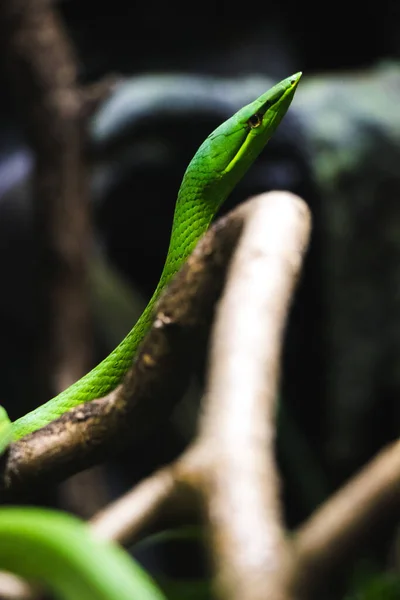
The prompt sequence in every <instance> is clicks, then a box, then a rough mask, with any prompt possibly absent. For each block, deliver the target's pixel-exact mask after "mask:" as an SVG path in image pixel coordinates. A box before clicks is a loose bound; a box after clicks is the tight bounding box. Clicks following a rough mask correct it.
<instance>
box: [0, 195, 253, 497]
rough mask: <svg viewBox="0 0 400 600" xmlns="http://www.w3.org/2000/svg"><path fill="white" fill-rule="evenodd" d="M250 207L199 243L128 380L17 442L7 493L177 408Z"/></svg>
mask: <svg viewBox="0 0 400 600" xmlns="http://www.w3.org/2000/svg"><path fill="white" fill-rule="evenodd" d="M249 210H250V205H242V206H241V207H240V208H239V209H237V210H236V211H234V212H232V213H231V214H230V215H229V216H228V217H225V218H223V219H220V220H219V221H218V222H217V223H216V224H215V225H213V226H212V228H211V229H210V231H209V232H208V233H207V234H206V236H205V237H204V238H203V240H202V241H201V242H200V243H199V244H198V246H197V248H196V249H195V251H194V252H193V254H192V256H191V257H190V258H189V259H188V261H187V263H186V264H185V266H184V267H183V268H182V269H181V271H180V272H179V273H178V274H177V276H176V277H175V278H174V280H173V282H172V283H171V285H170V286H169V287H168V290H167V291H166V293H165V295H164V296H163V298H162V299H161V301H160V303H159V306H158V309H157V314H156V318H155V322H154V324H153V327H152V329H151V331H150V332H149V334H148V336H147V337H146V339H145V341H144V343H143V345H142V347H141V350H140V351H139V354H138V356H137V358H136V360H135V362H134V364H133V366H132V368H131V370H130V371H129V372H128V374H127V376H126V378H125V380H124V383H123V384H122V385H120V386H119V387H118V388H117V389H116V390H114V391H113V392H112V393H111V394H109V395H108V396H107V397H105V398H102V399H99V400H94V401H92V402H89V403H87V404H84V405H81V406H79V407H76V408H75V409H73V410H71V411H69V412H68V413H65V414H64V415H63V416H62V417H61V418H60V419H58V420H56V421H53V422H52V423H51V424H50V425H48V426H47V427H45V428H43V429H41V430H40V431H38V432H35V433H33V434H31V435H29V436H26V437H25V438H23V439H22V440H21V441H19V442H17V443H14V444H12V445H11V446H10V449H9V452H8V453H7V454H6V455H5V457H4V458H3V460H2V462H1V467H0V490H1V493H0V498H1V499H5V498H7V497H9V496H10V494H9V493H15V492H16V491H17V490H18V489H26V488H29V487H33V488H34V487H36V486H37V485H38V484H39V483H40V482H42V483H44V482H46V483H48V482H49V481H50V480H53V481H55V480H61V479H64V478H65V477H66V476H67V475H69V474H72V473H74V472H77V471H79V470H81V469H83V468H85V467H87V466H90V465H92V464H95V463H98V462H100V461H101V460H102V459H103V458H105V457H106V456H110V455H111V454H112V453H115V451H116V450H118V449H120V448H121V447H122V446H123V444H124V443H131V442H132V441H133V440H136V439H138V440H139V439H142V438H143V436H145V435H146V434H147V433H148V432H149V431H151V430H152V429H154V428H155V427H156V426H157V425H158V424H160V423H161V422H163V420H164V419H165V418H166V417H167V416H168V415H169V414H170V412H171V410H172V408H173V406H174V405H175V403H176V402H177V400H178V399H179V397H180V396H181V394H182V392H183V391H184V389H185V387H186V385H187V382H188V378H189V376H190V373H191V371H192V368H191V367H192V364H193V361H194V360H195V358H196V351H198V350H199V346H200V345H201V340H202V339H203V337H204V332H205V330H206V329H207V326H209V324H210V322H211V320H212V314H213V309H214V304H215V301H216V299H217V298H218V296H219V294H220V292H221V288H222V286H223V281H224V272H225V269H226V266H227V263H228V262H229V259H230V256H231V252H232V249H233V248H234V246H235V244H236V241H237V239H238V236H239V233H240V230H241V227H242V224H243V220H244V218H245V216H246V214H247V213H248V212H249Z"/></svg>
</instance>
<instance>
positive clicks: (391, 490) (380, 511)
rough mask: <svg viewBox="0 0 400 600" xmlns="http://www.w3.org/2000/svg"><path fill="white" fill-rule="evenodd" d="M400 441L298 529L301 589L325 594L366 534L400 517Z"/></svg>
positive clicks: (297, 582)
mask: <svg viewBox="0 0 400 600" xmlns="http://www.w3.org/2000/svg"><path fill="white" fill-rule="evenodd" d="M399 507H400V442H394V443H393V444H391V445H390V446H388V447H387V448H385V449H384V450H382V451H381V452H380V453H379V454H378V455H377V456H376V457H375V458H374V459H373V460H372V461H371V462H370V463H368V464H367V465H366V466H365V467H364V468H363V469H362V470H361V471H360V472H359V473H358V474H357V475H355V476H354V477H353V478H352V479H351V480H350V481H349V482H348V483H347V484H346V485H345V486H344V487H343V488H341V489H340V490H339V491H338V492H336V494H334V495H333V496H331V498H330V499H329V500H327V502H325V503H324V504H323V505H322V506H321V508H319V509H318V510H317V511H316V512H315V513H314V514H313V515H312V516H311V517H310V518H309V519H308V521H307V522H306V523H304V524H303V525H302V526H301V527H300V528H299V529H298V530H297V532H296V535H295V537H294V551H295V554H296V575H295V578H294V581H295V585H296V589H297V591H298V593H301V594H302V595H306V597H307V598H308V597H309V596H310V595H311V594H312V597H314V594H315V597H321V596H320V590H321V587H322V588H323V587H324V586H326V585H327V582H329V581H330V578H331V577H332V574H333V573H334V572H335V570H336V569H337V568H338V567H339V566H343V565H344V564H346V561H348V560H349V559H350V558H352V557H353V556H354V554H355V552H356V551H357V550H358V549H359V548H361V547H362V546H363V544H365V542H366V541H367V539H368V538H369V537H370V536H371V535H373V534H374V533H376V532H377V531H379V528H380V527H382V525H383V524H384V523H387V522H388V521H389V520H390V519H392V520H393V522H394V523H395V522H397V520H398V518H399V516H400V508H399Z"/></svg>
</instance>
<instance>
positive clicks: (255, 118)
mask: <svg viewBox="0 0 400 600" xmlns="http://www.w3.org/2000/svg"><path fill="white" fill-rule="evenodd" d="M247 122H248V124H249V125H250V127H251V129H256V127H259V126H260V125H261V123H262V116H261V115H259V114H258V113H255V114H254V115H252V116H251V117H250V119H249V120H248V121H247Z"/></svg>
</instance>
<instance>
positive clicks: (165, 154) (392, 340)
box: [0, 0, 400, 560]
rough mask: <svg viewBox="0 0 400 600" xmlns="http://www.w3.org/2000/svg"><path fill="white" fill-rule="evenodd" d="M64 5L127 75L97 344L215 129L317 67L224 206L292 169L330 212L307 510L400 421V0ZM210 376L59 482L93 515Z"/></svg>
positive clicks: (0, 85)
mask: <svg viewBox="0 0 400 600" xmlns="http://www.w3.org/2000/svg"><path fill="white" fill-rule="evenodd" d="M55 6H56V9H57V10H58V11H59V14H60V16H61V19H62V22H63V23H64V26H65V29H66V32H67V34H68V36H69V37H70V40H71V42H72V44H73V45H74V48H75V52H76V57H77V61H78V70H79V78H80V82H81V83H82V84H90V83H95V82H98V81H101V80H102V79H104V78H105V77H108V76H113V77H115V80H116V82H117V83H116V85H114V86H113V88H112V90H111V92H110V94H109V95H108V97H107V98H106V99H105V100H104V101H103V102H101V103H100V105H99V106H98V107H97V108H96V110H95V111H94V112H93V114H92V115H91V117H90V119H89V120H88V141H87V155H88V157H89V160H90V205H91V210H92V216H93V223H94V241H93V252H92V255H91V258H90V259H89V279H90V314H91V325H92V342H93V343H92V348H93V353H92V358H91V363H92V364H95V363H97V362H98V361H99V360H100V359H101V358H103V357H104V356H105V355H107V354H108V352H109V351H110V350H111V349H112V348H113V347H114V346H115V345H116V344H117V343H118V342H119V341H120V339H121V338H122V337H123V336H124V335H125V333H127V332H128V331H129V329H130V328H131V326H132V324H133V322H134V321H135V318H136V316H137V315H138V314H140V312H141V310H142V308H143V306H144V305H145V302H146V299H147V298H148V297H149V296H150V294H151V292H152V290H153V288H154V286H155V284H156V283H157V281H158V277H159V274H160V271H161V268H162V265H163V262H164V258H165V253H166V249H167V245H168V239H169V233H170V225H171V219H172V214H173V208H174V203H175V198H176V194H177V190H178V188H179V185H180V181H181V178H182V175H183V173H184V170H185V168H186V166H187V164H188V163H189V161H190V159H191V157H192V156H193V154H194V152H195V151H196V149H197V148H198V146H199V145H200V143H201V142H202V141H203V140H204V139H205V137H206V136H207V135H208V134H209V133H210V132H211V131H212V129H213V128H215V127H216V126H217V125H218V124H219V123H220V122H221V121H223V120H225V119H226V118H228V117H229V116H230V115H231V114H232V113H233V112H234V111H235V110H237V109H238V108H240V107H241V106H242V105H244V104H245V103H247V102H249V101H251V100H253V99H254V98H255V97H257V96H258V95H259V94H261V93H262V92H263V91H265V90H266V89H267V88H268V87H270V86H271V85H272V84H273V83H275V82H276V81H278V80H280V79H282V78H284V77H286V76H288V75H290V74H292V73H294V72H297V71H299V70H301V71H303V78H302V80H301V83H300V86H299V89H298V91H297V93H296V97H295V100H294V102H293V105H292V107H291V109H290V111H289V114H288V115H287V116H286V118H285V119H284V121H283V122H282V124H281V126H280V128H279V131H278V132H277V133H276V135H275V136H274V138H273V140H272V141H271V142H270V143H269V145H268V146H267V148H266V149H265V151H264V152H263V154H262V156H261V157H260V158H259V160H258V161H257V163H256V165H255V166H254V167H253V168H252V169H251V170H250V172H249V173H248V174H247V176H246V177H245V178H244V180H243V182H242V183H241V184H240V185H239V186H238V188H237V189H236V190H235V193H234V194H233V195H232V197H231V198H230V199H229V200H228V202H227V203H226V204H225V205H224V207H223V209H222V211H221V212H226V211H228V210H230V209H231V208H232V207H233V206H235V205H236V204H237V203H239V202H241V201H243V200H244V199H246V198H248V197H249V196H251V195H254V194H256V193H259V192H263V191H266V190H270V189H289V190H291V191H294V192H296V193H297V194H299V195H300V196H302V197H303V198H304V199H305V200H306V202H307V203H308V204H309V206H310V208H311V210H312V214H313V218H314V229H313V238H312V243H311V246H310V250H309V253H308V257H307V262H306V266H305V270H304V274H303V278H302V282H301V285H300V288H299V290H298V292H297V294H296V301H295V306H294V307H293V311H292V315H291V320H290V324H289V327H288V332H287V342H286V348H285V356H284V375H283V395H284V398H285V402H286V405H287V407H288V410H285V412H284V414H282V415H281V428H280V435H279V444H278V446H279V448H278V451H279V460H280V461H281V467H282V471H283V474H284V493H285V506H286V511H287V519H288V523H289V524H290V525H291V526H295V525H296V524H298V523H299V522H300V521H301V520H302V519H304V518H305V517H306V516H307V515H308V514H309V513H310V512H311V511H312V509H313V508H315V506H317V505H318V504H319V503H320V502H321V501H322V500H323V499H324V498H325V497H326V496H327V495H329V494H330V493H331V492H332V491H333V490H334V489H336V488H337V487H338V486H339V485H340V484H341V483H343V481H345V480H346V479H347V478H348V477H349V476H350V475H351V474H352V473H354V472H355V471H356V470H357V469H358V468H359V467H360V466H361V465H362V464H364V463H365V462H366V461H367V460H368V458H370V457H371V456H373V455H374V453H375V452H376V451H377V450H378V449H379V448H381V447H382V445H383V444H384V443H385V442H387V441H389V440H392V439H394V438H396V437H397V435H398V428H399V424H400V414H399V408H398V398H399V392H400V209H399V198H400V110H399V97H400V62H399V58H400V41H399V40H400V20H399V17H400V14H399V13H400V4H399V3H398V2H395V0H391V1H388V2H383V3H381V4H380V5H377V4H376V3H372V2H367V3H363V4H362V5H360V4H357V3H355V2H351V1H347V2H344V0H339V1H338V2H336V3H334V4H332V5H326V4H324V5H316V4H314V3H307V2H306V3H296V2H288V3H272V4H271V3H259V2H256V3H246V4H240V3H239V4H232V3H226V2H219V1H217V2H208V1H204V2H202V3H201V4H199V3H197V4H193V3H174V4H171V3H164V2H157V1H155V2H153V3H151V4H149V3H146V2H141V3H140V2H127V1H126V0H125V1H124V0H114V2H113V3H112V5H104V6H101V5H99V3H98V2H96V3H95V2H93V1H92V0H85V1H82V0H80V1H79V2H78V1H77V0H60V1H59V2H56V3H55ZM3 58H6V57H4V56H3ZM5 63H6V61H5V60H2V61H1V62H0V89H1V90H2V93H1V95H0V278H1V279H0V281H1V294H0V332H1V335H0V377H1V381H2V387H1V400H2V402H3V403H4V405H5V406H6V408H7V410H8V411H9V414H10V416H11V417H12V418H15V417H17V416H19V415H21V414H23V413H24V412H26V411H27V410H28V409H29V408H32V407H34V406H35V403H37V401H38V400H37V396H38V394H37V393H35V370H36V367H37V363H36V352H37V348H38V343H39V338H40V335H41V327H40V320H38V315H37V310H36V304H35V298H36V296H35V288H36V286H37V281H36V279H35V269H34V265H33V263H32V261H33V258H32V257H33V256H34V254H33V252H32V248H33V247H34V246H35V243H36V242H35V235H34V227H33V223H32V168H33V161H34V157H33V155H32V152H31V150H30V146H29V143H28V140H27V137H26V135H25V130H24V124H23V119H21V113H20V111H19V110H18V109H17V108H16V107H17V104H18V103H16V98H15V88H13V87H12V86H11V85H10V79H9V73H8V72H7V69H6V68H5ZM3 67H4V68H3ZM201 380H202V373H201V369H200V370H199V372H198V373H197V375H196V376H195V377H194V380H193V385H192V386H191V389H190V391H189V392H188V393H187V395H186V397H185V398H184V399H183V400H182V401H181V402H180V404H179V406H178V407H177V409H176V412H175V413H174V415H172V417H171V420H170V422H169V423H168V425H167V424H165V426H164V427H163V429H162V431H161V432H160V431H158V432H157V434H156V435H155V436H154V439H152V440H150V441H149V440H147V441H146V444H145V446H143V447H141V448H139V449H137V448H136V449H135V452H134V456H135V459H134V460H132V454H131V453H129V452H127V453H124V456H122V457H120V458H119V459H118V460H116V461H113V462H112V463H111V464H110V465H107V466H106V467H105V468H103V469H100V470H95V471H94V472H93V473H92V475H91V477H92V479H90V477H89V476H88V477H89V479H86V480H84V479H79V478H78V479H75V484H74V485H72V484H71V485H69V486H65V485H64V487H62V488H57V490H55V491H54V492H52V493H51V494H49V495H48V496H47V497H46V501H47V502H49V503H57V504H59V505H61V506H62V507H64V508H68V509H70V510H73V511H75V512H78V513H79V514H82V515H83V516H89V515H90V514H92V513H93V512H95V510H97V509H98V508H100V506H101V505H102V504H104V503H106V502H108V501H109V500H110V499H111V498H112V497H115V496H116V495H118V494H119V493H121V492H122V491H123V490H125V489H126V488H127V487H129V486H130V485H132V484H133V483H134V482H135V481H136V480H138V478H140V477H141V476H143V475H144V474H146V473H148V472H150V471H151V469H153V468H155V467H156V466H157V465H160V464H162V463H165V462H167V461H168V460H171V459H172V458H173V457H174V456H176V455H177V453H179V452H180V451H181V450H182V448H183V447H184V446H185V444H186V443H187V442H188V440H189V439H190V437H191V435H192V434H193V430H194V427H195V422H196V407H197V402H198V398H199V396H200V394H201ZM39 396H40V395H39ZM42 400H43V399H42V398H41V399H40V400H39V401H40V402H41V401H42ZM138 457H140V458H138ZM88 482H89V483H88ZM389 537H390V536H389ZM392 541H393V540H392V538H390V539H389V538H388V537H385V540H384V541H382V540H381V541H380V543H379V544H378V545H373V546H371V548H369V549H368V550H367V552H366V553H367V554H368V556H369V554H371V553H372V554H373V555H374V556H375V554H376V552H375V549H376V548H378V547H379V552H378V551H377V553H378V554H379V560H383V559H382V556H383V557H387V555H388V548H390V547H391V544H392ZM166 554H167V555H168V553H166Z"/></svg>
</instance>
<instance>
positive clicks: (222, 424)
mask: <svg viewBox="0 0 400 600" xmlns="http://www.w3.org/2000/svg"><path fill="white" fill-rule="evenodd" d="M245 209H246V213H245V215H244V216H245V217H246V222H245V229H244V233H243V236H242V238H241V240H240V242H239V246H238V249H237V250H236V252H235V256H234V259H233V264H232V266H231V269H230V272H229V276H228V283H227V286H226V289H225V291H224V294H223V298H222V300H221V302H220V304H219V308H218V314H217V321H216V325H215V327H214V331H213V336H212V350H211V356H210V365H209V379H208V386H207V394H206V396H205V400H204V407H203V417H202V420H201V427H200V431H199V435H198V438H197V440H196V441H195V442H194V443H193V444H192V446H191V447H190V448H189V449H188V451H186V452H185V453H184V454H183V456H182V457H181V458H180V459H178V461H177V462H176V463H175V464H172V465H170V466H169V467H166V468H165V469H163V470H161V471H159V472H158V473H156V474H155V475H153V476H152V477H151V478H149V479H148V480H146V481H144V482H143V483H142V484H140V485H139V486H138V487H137V488H136V489H134V490H133V491H132V492H131V493H130V494H129V495H127V496H126V497H125V498H123V499H121V500H119V501H118V502H117V503H115V504H114V505H112V506H111V507H109V508H108V509H106V510H105V511H103V513H102V515H100V516H99V517H98V518H97V519H96V520H95V527H96V529H97V531H98V532H100V533H102V534H103V535H104V534H106V535H110V536H112V537H113V539H116V540H119V541H123V542H124V543H132V542H133V541H134V540H137V539H138V538H139V537H140V536H142V535H143V534H144V532H145V531H146V529H147V528H148V527H150V526H151V525H153V524H154V522H155V520H156V519H158V518H159V517H160V516H162V514H163V512H164V511H165V507H166V506H168V505H169V506H170V505H171V501H172V497H173V498H174V500H175V502H179V503H184V502H185V500H186V502H187V500H188V498H190V497H191V499H192V502H193V501H194V502H195V504H198V503H199V502H200V503H201V505H202V506H203V510H204V513H205V516H206V520H207V523H208V528H209V531H210V534H211V536H210V537H211V551H212V556H213V562H214V565H215V570H216V576H215V584H216V591H217V594H218V597H220V598H226V599H228V598H229V600H235V599H238V600H239V599H240V600H261V599H262V600H264V599H265V598H268V599H270V600H289V599H291V598H293V597H294V596H293V595H292V594H291V591H290V585H291V573H292V557H291V551H290V546H289V545H288V543H287V542H286V539H285V534H284V532H283V527H282V524H281V514H280V507H279V483H278V475H277V472H276V467H275V460H274V437H275V399H276V396H277V387H278V380H279V362H280V353H281V346H282V339H283V329H284V325H285V322H286V318H287V313H288V309H289V305H290V301H291V297H292V294H293V290H294V286H295V283H296V281H297V278H298V274H299V270H300V265H301V261H302V257H303V254H304V252H305V248H306V244H307V240H308V234H309V226H310V219H309V213H308V210H307V208H306V206H305V205H304V203H302V202H301V201H300V200H299V199H298V198H296V197H294V196H292V195H291V194H288V193H282V192H281V193H279V192H274V193H270V194H265V195H263V196H260V197H258V198H256V199H253V200H252V201H251V202H250V203H249V204H248V205H247V207H245ZM165 482H167V484H166V483H165ZM152 490H155V492H154V494H153V493H152ZM190 494H191V496H190ZM118 521H120V522H121V527H119V526H118V525H117V524H116V523H117V522H118Z"/></svg>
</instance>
